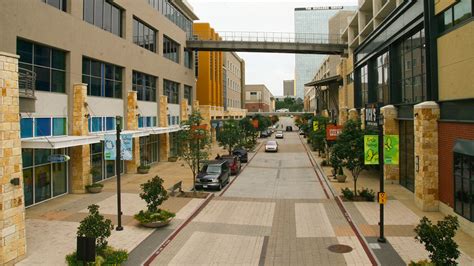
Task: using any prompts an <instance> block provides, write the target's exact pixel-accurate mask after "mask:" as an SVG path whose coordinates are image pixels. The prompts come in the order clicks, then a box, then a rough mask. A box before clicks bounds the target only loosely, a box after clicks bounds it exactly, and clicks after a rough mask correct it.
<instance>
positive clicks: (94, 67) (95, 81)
mask: <svg viewBox="0 0 474 266" xmlns="http://www.w3.org/2000/svg"><path fill="white" fill-rule="evenodd" d="M122 71H123V68H122V67H119V66H116V65H113V64H109V63H104V62H101V61H97V60H94V59H90V58H87V57H83V58H82V82H84V83H86V84H88V86H87V95H91V96H100V97H109V98H122Z"/></svg>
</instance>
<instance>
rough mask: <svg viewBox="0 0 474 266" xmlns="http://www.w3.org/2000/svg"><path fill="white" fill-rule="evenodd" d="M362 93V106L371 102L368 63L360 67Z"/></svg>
mask: <svg viewBox="0 0 474 266" xmlns="http://www.w3.org/2000/svg"><path fill="white" fill-rule="evenodd" d="M360 95H361V106H365V105H366V104H368V103H369V71H368V66H367V65H365V66H363V67H362V68H361V69H360Z"/></svg>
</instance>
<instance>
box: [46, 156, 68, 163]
mask: <svg viewBox="0 0 474 266" xmlns="http://www.w3.org/2000/svg"><path fill="white" fill-rule="evenodd" d="M69 159H71V157H69V156H67V155H65V154H51V155H50V156H48V161H49V162H52V163H64V162H67V161H69Z"/></svg>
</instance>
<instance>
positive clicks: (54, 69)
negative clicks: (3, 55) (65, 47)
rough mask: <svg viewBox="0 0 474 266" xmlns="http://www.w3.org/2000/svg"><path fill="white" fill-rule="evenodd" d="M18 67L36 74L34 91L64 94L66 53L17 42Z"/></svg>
mask: <svg viewBox="0 0 474 266" xmlns="http://www.w3.org/2000/svg"><path fill="white" fill-rule="evenodd" d="M17 54H18V55H19V56H20V59H19V67H20V68H24V69H27V70H30V71H34V72H35V74H36V90H39V91H48V92H61V93H64V92H66V53H65V52H63V51H60V50H57V49H54V48H50V47H47V46H43V45H39V44H35V43H31V42H28V41H24V40H20V39H18V40H17Z"/></svg>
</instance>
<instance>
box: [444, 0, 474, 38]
mask: <svg viewBox="0 0 474 266" xmlns="http://www.w3.org/2000/svg"><path fill="white" fill-rule="evenodd" d="M472 7H473V4H472V0H459V1H458V2H457V3H456V4H455V5H453V6H451V7H450V8H448V9H446V10H445V11H444V12H441V13H440V14H438V15H437V19H438V25H439V32H441V33H442V32H444V31H446V30H448V29H450V28H452V27H454V26H456V25H458V24H460V23H462V22H463V21H465V20H467V19H469V18H471V17H472V14H473V10H472Z"/></svg>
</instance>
